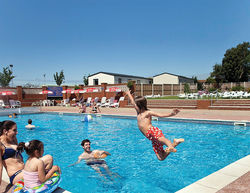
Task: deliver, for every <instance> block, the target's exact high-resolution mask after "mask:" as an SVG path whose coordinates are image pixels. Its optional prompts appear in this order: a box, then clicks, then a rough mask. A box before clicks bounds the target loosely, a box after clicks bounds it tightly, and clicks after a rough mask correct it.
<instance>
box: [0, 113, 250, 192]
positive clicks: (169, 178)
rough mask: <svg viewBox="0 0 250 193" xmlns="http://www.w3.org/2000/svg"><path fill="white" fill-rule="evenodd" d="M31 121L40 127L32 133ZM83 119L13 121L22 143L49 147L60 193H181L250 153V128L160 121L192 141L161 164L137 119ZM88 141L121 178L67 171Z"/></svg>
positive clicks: (170, 133) (82, 169)
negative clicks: (36, 142)
mask: <svg viewBox="0 0 250 193" xmlns="http://www.w3.org/2000/svg"><path fill="white" fill-rule="evenodd" d="M29 118H31V119H32V120H33V123H34V124H35V125H39V126H40V127H39V128H36V129H35V130H26V129H25V125H26V124H27V120H28V119H29ZM5 119H6V118H5V117H0V120H5ZM82 119H83V117H80V116H72V115H58V114H57V115H56V114H32V115H20V116H18V118H16V119H13V120H14V121H16V122H17V125H18V132H19V133H18V136H17V137H18V141H19V142H21V141H28V140H32V139H39V140H41V141H43V142H44V144H45V153H46V154H51V155H53V157H54V159H55V164H57V165H59V166H60V167H61V169H62V172H63V174H62V175H63V180H62V182H61V184H60V187H62V188H64V189H67V190H69V191H71V192H74V193H80V192H175V191H177V190H179V189H181V188H183V187H185V186H187V185H189V184H191V183H193V182H195V181H197V180H198V179H200V178H202V177H205V176H207V175H208V174H210V173H212V172H214V171H216V170H218V169H220V168H222V167H224V166H226V165H228V164H230V163H232V162H234V161H236V160H238V159H240V158H242V157H244V156H246V155H248V154H249V153H250V149H249V146H250V128H249V127H239V126H237V127H235V126H230V125H215V124H197V123H182V122H164V121H161V122H160V121H159V122H157V121H154V122H153V124H154V125H155V126H157V127H159V128H160V129H162V130H163V133H164V134H165V135H166V137H168V138H169V139H171V140H173V139H174V138H175V137H177V138H179V137H183V138H185V140H186V141H185V143H183V144H181V145H179V146H178V147H177V150H178V152H177V153H175V154H172V155H170V156H169V157H168V158H167V159H166V160H165V161H163V162H160V161H158V160H157V158H156V156H155V154H154V152H153V150H152V147H151V143H150V141H149V140H148V139H146V138H145V137H144V136H143V135H142V134H141V133H140V131H139V130H138V127H137V122H136V120H135V119H120V118H110V117H94V120H93V121H92V122H89V123H83V122H81V120H82ZM85 138H88V139H90V140H91V141H92V149H101V150H106V151H109V152H110V153H111V154H112V155H111V156H109V157H108V158H106V161H107V163H108V165H109V167H110V170H111V171H113V172H116V173H118V174H119V175H120V176H121V177H112V178H110V177H108V175H107V176H106V177H107V179H106V178H104V177H102V176H100V175H98V174H97V173H96V172H94V170H92V169H91V168H90V167H89V166H87V165H86V164H85V163H84V162H81V163H80V164H78V165H75V166H72V167H67V166H68V165H70V164H72V163H74V162H75V161H77V157H78V156H79V155H80V154H81V153H82V148H81V146H80V143H81V141H82V140H83V139H85ZM24 155H25V153H24ZM24 157H25V158H27V156H26V155H25V156H24Z"/></svg>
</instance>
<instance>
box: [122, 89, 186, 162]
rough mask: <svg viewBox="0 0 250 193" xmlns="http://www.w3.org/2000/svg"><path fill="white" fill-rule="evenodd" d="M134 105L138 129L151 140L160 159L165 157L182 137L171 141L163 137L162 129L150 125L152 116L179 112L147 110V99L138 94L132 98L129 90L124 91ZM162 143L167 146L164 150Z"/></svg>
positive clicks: (172, 114)
mask: <svg viewBox="0 0 250 193" xmlns="http://www.w3.org/2000/svg"><path fill="white" fill-rule="evenodd" d="M126 94H127V95H128V97H129V99H130V101H131V103H132V105H133V106H134V107H135V110H136V112H137V123H138V127H139V129H140V131H141V132H142V134H143V135H145V137H146V138H148V139H149V140H151V141H152V146H153V150H154V152H155V154H156V156H157V158H158V159H159V160H160V161H163V160H165V159H166V157H167V156H168V155H169V154H170V152H176V151H177V150H176V149H175V147H176V146H177V145H179V144H180V143H182V142H184V139H182V138H180V139H174V140H173V143H171V141H170V140H168V139H167V138H166V137H164V135H163V133H162V131H161V130H160V129H158V128H157V127H154V126H152V124H151V120H152V116H156V117H171V116H174V115H176V114H177V113H179V112H180V111H179V110H178V109H174V110H173V112H172V113H168V114H166V113H156V112H153V111H150V110H148V108H147V100H146V99H145V97H143V96H138V97H136V98H135V100H134V98H133V96H132V95H131V93H130V91H128V92H127V93H126ZM163 145H166V146H167V148H166V149H165V150H164V149H163Z"/></svg>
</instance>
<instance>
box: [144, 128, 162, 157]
mask: <svg viewBox="0 0 250 193" xmlns="http://www.w3.org/2000/svg"><path fill="white" fill-rule="evenodd" d="M146 137H147V138H148V139H149V140H151V141H152V146H153V150H154V152H155V153H158V154H159V153H163V152H164V150H163V145H162V143H160V142H159V141H158V138H159V137H164V135H163V133H162V131H161V130H160V129H158V128H157V127H153V126H152V127H150V129H149V130H148V131H147V133H146Z"/></svg>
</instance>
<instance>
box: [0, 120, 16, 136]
mask: <svg viewBox="0 0 250 193" xmlns="http://www.w3.org/2000/svg"><path fill="white" fill-rule="evenodd" d="M14 125H16V123H15V122H14V121H9V120H7V121H2V122H0V136H1V135H2V134H3V130H6V131H9V130H10V129H11V128H12V127H13V126H14Z"/></svg>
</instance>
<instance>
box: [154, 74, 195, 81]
mask: <svg viewBox="0 0 250 193" xmlns="http://www.w3.org/2000/svg"><path fill="white" fill-rule="evenodd" d="M163 74H170V75H173V76H178V77H180V78H186V79H190V80H193V79H192V78H188V77H185V76H180V75H176V74H171V73H168V72H163V73H161V74H157V75H155V76H153V77H156V76H160V75H163Z"/></svg>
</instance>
